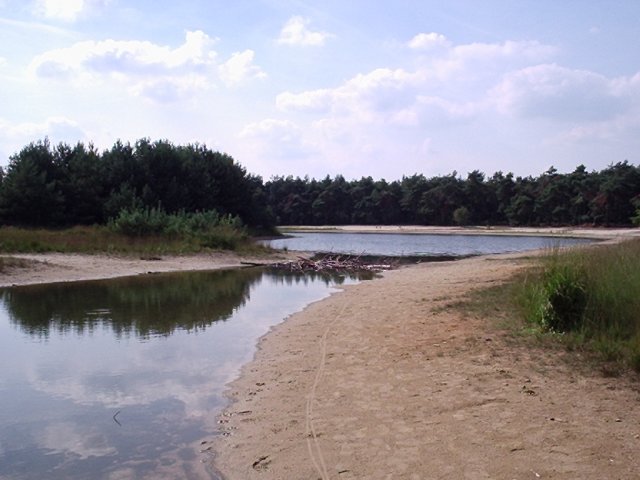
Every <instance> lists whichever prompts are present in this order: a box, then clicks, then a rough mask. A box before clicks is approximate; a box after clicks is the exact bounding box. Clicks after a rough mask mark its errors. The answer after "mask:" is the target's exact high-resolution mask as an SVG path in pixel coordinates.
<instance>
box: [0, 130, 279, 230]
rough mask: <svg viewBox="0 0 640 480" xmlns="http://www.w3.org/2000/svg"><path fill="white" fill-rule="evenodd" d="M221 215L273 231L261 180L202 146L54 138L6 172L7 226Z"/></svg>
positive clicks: (0, 220) (3, 204)
mask: <svg viewBox="0 0 640 480" xmlns="http://www.w3.org/2000/svg"><path fill="white" fill-rule="evenodd" d="M132 209H162V210H163V211H165V212H167V213H178V212H203V211H212V210H215V211H217V212H218V213H219V214H220V215H231V216H234V217H239V218H241V219H242V221H243V222H244V224H245V225H247V226H249V227H252V228H254V229H263V228H267V229H268V228H270V227H271V226H272V225H273V218H272V217H271V216H270V215H269V212H268V208H267V206H266V200H265V198H264V194H263V183H262V179H261V178H260V177H257V176H254V175H250V174H248V173H247V172H246V171H245V169H244V168H242V167H241V166H240V165H239V164H238V163H236V162H235V161H234V160H233V158H231V157H230V156H229V155H225V154H223V153H219V152H214V151H211V150H209V149H208V148H206V147H205V146H202V145H187V146H175V145H173V144H172V143H170V142H167V141H156V142H151V141H149V140H148V139H142V140H138V141H137V142H136V143H135V145H133V146H132V145H130V144H128V143H127V144H123V143H121V142H117V143H116V144H115V145H113V147H112V148H111V149H109V150H105V151H104V152H102V153H100V152H98V151H97V150H96V149H95V148H94V147H93V146H92V145H89V146H85V145H83V144H82V143H78V144H77V145H75V146H74V147H71V146H69V145H66V144H62V143H61V144H59V145H58V146H56V147H52V146H51V145H50V144H49V142H48V141H47V140H44V141H39V142H36V143H31V144H29V145H28V146H26V147H24V148H23V149H22V150H21V151H20V152H19V153H17V154H15V155H13V156H12V157H11V158H10V160H9V165H8V167H7V169H6V172H0V224H5V225H20V226H29V227H33V226H38V227H63V226H71V225H92V224H104V223H106V222H107V220H109V219H110V218H114V217H115V216H117V215H118V214H119V213H120V212H121V211H123V210H132Z"/></svg>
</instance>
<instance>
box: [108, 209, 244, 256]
mask: <svg viewBox="0 0 640 480" xmlns="http://www.w3.org/2000/svg"><path fill="white" fill-rule="evenodd" d="M108 226H109V228H110V230H112V231H113V232H115V233H119V234H123V235H127V236H132V237H146V236H164V237H169V238H187V239H190V240H192V241H193V242H195V243H197V244H199V245H200V246H202V247H204V248H215V249H217V248H221V249H231V250H234V249H236V248H237V247H238V246H239V245H240V244H241V243H242V242H244V241H246V240H247V233H246V231H245V229H244V227H243V225H242V220H241V219H240V217H237V216H235V217H234V216H231V215H224V216H221V215H219V214H218V212H217V211H215V210H208V211H206V212H194V213H187V212H184V211H181V212H178V213H175V214H169V213H166V212H165V211H164V210H163V209H161V208H134V209H130V210H122V211H121V212H120V213H119V214H118V216H117V217H115V218H113V219H112V220H110V221H109V225H108Z"/></svg>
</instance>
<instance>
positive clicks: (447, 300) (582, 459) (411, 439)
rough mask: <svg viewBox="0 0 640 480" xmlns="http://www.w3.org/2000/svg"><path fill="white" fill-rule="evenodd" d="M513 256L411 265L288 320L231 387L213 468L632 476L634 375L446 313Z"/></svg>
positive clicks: (636, 417)
mask: <svg viewBox="0 0 640 480" xmlns="http://www.w3.org/2000/svg"><path fill="white" fill-rule="evenodd" d="M523 265H524V262H523V261H522V260H518V258H517V256H493V257H481V258H473V259H468V260H464V261H459V262H447V263H440V264H423V265H421V266H416V267H411V268H406V269H402V270H397V271H392V272H388V273H386V274H385V275H384V277H383V278H380V279H376V280H373V281H370V282H364V283H361V284H359V285H356V286H352V287H348V288H347V289H346V290H345V291H344V292H341V293H338V294H335V295H333V296H332V297H331V298H329V299H327V300H324V301H322V302H319V303H316V304H313V305H311V306H309V307H308V308H307V309H305V310H304V311H303V312H301V313H299V314H296V315H294V316H292V317H291V318H289V319H288V320H287V321H286V322H284V323H283V324H281V325H279V326H278V327H276V328H275V329H274V330H273V331H272V332H271V333H270V334H268V335H267V336H265V337H264V338H263V339H262V341H261V343H260V348H259V351H258V352H257V354H256V357H255V360H254V361H253V362H252V363H250V364H249V365H247V366H245V368H244V369H243V372H242V375H241V377H240V378H239V379H238V380H237V381H235V382H234V383H233V384H232V385H231V387H230V396H231V397H232V398H233V399H234V400H235V402H234V403H233V404H232V406H231V407H230V408H229V410H228V411H227V412H226V413H225V414H224V415H223V416H222V417H221V428H222V430H223V431H224V432H225V433H227V434H228V436H223V437H219V438H218V439H217V440H216V442H215V448H216V449H217V451H218V457H217V459H216V464H217V467H218V468H219V469H220V471H221V472H222V473H223V474H224V476H225V478H228V479H229V480H234V479H258V478H260V479H313V480H315V479H322V480H326V479H344V480H347V479H412V480H413V479H416V480H417V479H439V478H446V479H450V478H451V479H462V478H465V479H467V478H468V479H488V478H491V479H538V478H554V479H587V478H589V479H608V478H611V479H614V478H615V479H637V478H639V475H640V473H639V472H640V395H639V393H638V388H637V387H638V384H637V383H633V380H630V379H625V378H605V377H603V376H602V375H601V374H599V373H597V372H593V373H589V372H585V371H576V370H575V369H572V368H571V367H569V365H568V364H567V363H566V362H564V361H563V360H562V358H561V356H562V355H563V353H562V352H553V351H548V350H546V351H543V350H539V349H536V348H532V347H525V346H522V345H520V346H519V345H517V344H516V343H515V342H513V341H509V338H510V337H508V336H507V335H505V334H503V333H501V332H500V331H499V330H498V329H497V327H495V326H493V325H492V322H491V321H488V320H487V319H482V318H476V317H474V316H467V315H465V314H462V313H460V312H459V311H456V310H455V309H452V308H448V306H450V304H451V302H455V301H456V299H459V298H461V297H463V296H464V295H465V294H466V293H467V292H469V291H470V290H472V289H474V288H479V287H483V286H488V285H492V284H495V283H496V282H501V281H503V280H504V279H505V278H506V277H508V276H509V275H510V274H512V273H514V272H516V271H517V270H518V269H520V268H523ZM496 308H498V306H496Z"/></svg>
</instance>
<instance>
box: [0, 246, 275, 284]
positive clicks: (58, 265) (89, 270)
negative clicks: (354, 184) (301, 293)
mask: <svg viewBox="0 0 640 480" xmlns="http://www.w3.org/2000/svg"><path fill="white" fill-rule="evenodd" d="M0 256H3V257H10V258H13V259H17V260H20V262H19V263H17V264H16V265H14V266H11V267H9V268H7V269H6V270H5V271H4V272H2V273H0V287H8V286H12V285H30V284H35V283H55V282H72V281H79V280H99V279H105V278H115V277H126V276H131V275H146V274H152V273H161V272H179V271H191V270H194V271H195V270H217V269H224V268H235V267H240V266H242V262H247V261H248V262H258V263H260V262H269V261H277V260H281V259H282V258H284V256H283V255H273V256H271V257H269V258H266V257H259V258H253V257H244V256H240V255H236V254H234V253H228V252H218V253H208V254H197V255H180V256H178V255H167V256H158V257H149V258H146V257H143V258H140V257H136V256H133V255H130V256H117V255H101V254H100V255H84V254H68V253H44V254H12V255H0ZM14 263H15V262H14Z"/></svg>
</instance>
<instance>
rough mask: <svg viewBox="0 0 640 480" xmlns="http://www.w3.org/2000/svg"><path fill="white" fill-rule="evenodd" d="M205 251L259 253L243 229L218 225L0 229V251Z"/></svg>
mask: <svg viewBox="0 0 640 480" xmlns="http://www.w3.org/2000/svg"><path fill="white" fill-rule="evenodd" d="M207 250H235V251H240V252H243V253H244V252H251V253H259V251H262V250H264V248H263V247H260V246H258V245H256V244H255V243H254V242H253V241H252V240H251V239H250V238H249V237H248V236H247V234H246V232H245V231H244V230H242V229H237V228H235V227H232V226H230V225H225V224H221V225H217V226H215V227H211V228H208V229H206V230H204V231H201V232H199V233H197V234H196V233H194V234H190V235H177V234H167V233H162V232H155V233H147V234H145V235H131V234H128V233H123V232H121V231H118V229H117V227H111V226H89V227H87V226H83V227H73V228H68V229H60V230H51V229H26V228H17V227H2V228H0V253H45V252H61V253H118V254H135V255H162V254H186V253H196V252H202V251H207Z"/></svg>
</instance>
